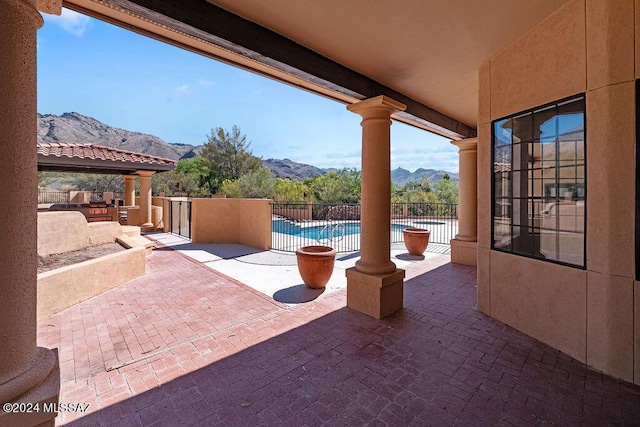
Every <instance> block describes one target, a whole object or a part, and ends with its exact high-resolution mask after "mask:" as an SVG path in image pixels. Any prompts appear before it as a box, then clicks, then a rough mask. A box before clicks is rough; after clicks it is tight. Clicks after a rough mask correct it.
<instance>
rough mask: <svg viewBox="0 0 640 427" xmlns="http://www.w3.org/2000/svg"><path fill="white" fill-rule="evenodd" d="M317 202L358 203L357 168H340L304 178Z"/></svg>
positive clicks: (358, 179)
mask: <svg viewBox="0 0 640 427" xmlns="http://www.w3.org/2000/svg"><path fill="white" fill-rule="evenodd" d="M305 184H306V185H308V187H309V190H310V192H311V195H312V197H313V199H314V201H316V202H318V203H330V204H338V203H360V195H361V174H360V171H359V170H357V169H342V170H340V171H337V172H329V173H328V174H326V175H324V176H316V177H314V178H308V179H307V180H305Z"/></svg>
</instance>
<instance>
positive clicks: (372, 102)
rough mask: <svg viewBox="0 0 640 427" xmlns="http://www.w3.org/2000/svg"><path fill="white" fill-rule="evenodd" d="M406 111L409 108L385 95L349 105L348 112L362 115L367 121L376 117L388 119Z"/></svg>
mask: <svg viewBox="0 0 640 427" xmlns="http://www.w3.org/2000/svg"><path fill="white" fill-rule="evenodd" d="M406 109H407V106H406V105H404V104H403V103H401V102H398V101H396V100H394V99H391V98H388V97H386V96H384V95H380V96H376V97H375V98H369V99H365V100H363V101H358V102H356V103H354V104H351V105H347V110H349V111H351V112H352V113H356V114H360V115H361V116H362V117H363V118H365V119H367V118H374V117H378V118H388V117H389V116H391V115H392V114H393V113H397V112H399V111H404V110H406Z"/></svg>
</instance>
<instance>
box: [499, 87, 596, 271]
mask: <svg viewBox="0 0 640 427" xmlns="http://www.w3.org/2000/svg"><path fill="white" fill-rule="evenodd" d="M584 110H585V102H584V96H579V97H576V98H573V99H570V100H566V101H562V102H558V103H555V104H552V105H548V106H545V107H541V108H537V109H533V110H530V111H526V112H523V113H520V114H517V115H514V116H512V117H509V118H505V119H502V120H498V121H495V122H494V124H493V134H494V140H493V144H494V150H493V174H494V185H493V199H494V204H493V209H494V212H493V213H494V223H493V247H494V248H496V249H500V250H505V251H509V252H514V253H518V254H521V255H525V256H530V257H534V258H540V259H548V260H553V261H557V262H561V263H565V264H570V265H576V266H580V267H584V266H585V254H584V233H585V202H586V185H585V176H586V173H585V147H584V144H585V141H584V128H585V124H584Z"/></svg>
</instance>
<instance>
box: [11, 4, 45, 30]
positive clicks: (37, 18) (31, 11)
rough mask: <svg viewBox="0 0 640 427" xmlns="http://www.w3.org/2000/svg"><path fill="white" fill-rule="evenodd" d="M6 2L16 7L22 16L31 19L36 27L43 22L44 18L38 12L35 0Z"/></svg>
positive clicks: (40, 25)
mask: <svg viewBox="0 0 640 427" xmlns="http://www.w3.org/2000/svg"><path fill="white" fill-rule="evenodd" d="M7 3H8V4H9V6H11V7H14V8H16V9H17V10H18V11H19V13H21V14H22V15H23V16H25V17H27V18H29V19H33V21H34V24H35V25H36V28H40V27H42V24H44V19H42V16H41V15H40V14H39V13H38V8H37V7H36V1H35V0H8V2H7Z"/></svg>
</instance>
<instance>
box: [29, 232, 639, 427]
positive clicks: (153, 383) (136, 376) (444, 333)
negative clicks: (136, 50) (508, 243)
mask: <svg viewBox="0 0 640 427" xmlns="http://www.w3.org/2000/svg"><path fill="white" fill-rule="evenodd" d="M148 266H149V268H148V273H147V274H146V275H145V276H144V277H141V278H139V279H137V280H134V281H132V282H130V283H128V284H125V285H122V286H120V287H118V288H116V289H113V290H111V291H108V292H106V293H104V294H102V295H100V296H98V297H95V298H93V299H91V300H88V301H85V302H83V303H81V304H78V305H76V306H75V307H72V308H70V309H67V310H65V311H63V312H61V313H58V314H56V315H54V316H51V317H49V318H48V319H45V320H42V321H41V322H39V324H38V344H39V345H41V346H44V347H48V348H58V349H59V350H58V351H59V357H60V376H61V391H60V401H61V402H84V403H89V404H90V406H89V407H88V410H87V412H64V413H60V414H59V416H58V418H57V421H56V423H57V424H58V425H63V424H65V425H71V426H85V425H86V426H111V425H127V426H156V425H159V426H160V425H178V424H184V425H219V426H236V425H337V426H343V425H344V426H352V425H365V424H367V423H371V424H372V425H392V426H399V425H453V424H456V425H505V426H506V425H541V424H542V425H544V424H560V425H580V424H581V423H587V424H590V425H623V424H625V425H634V424H638V423H640V391H639V390H638V389H637V387H635V386H632V385H630V384H628V383H625V382H622V381H619V380H614V379H612V378H610V377H608V376H606V375H603V374H602V373H599V372H597V371H594V370H592V369H589V368H588V367H586V366H585V365H584V364H583V363H581V362H578V361H576V360H575V359H572V358H571V357H569V356H566V355H564V354H563V353H561V352H559V351H558V350H555V349H553V348H551V347H549V346H547V345H545V344H543V343H541V342H539V341H537V340H535V339H533V338H531V337H528V336H526V335H524V334H522V333H520V332H518V331H516V330H514V329H513V328H511V327H509V326H507V325H505V324H503V323H501V322H499V321H496V320H494V319H492V318H490V317H489V316H486V315H484V314H482V313H480V312H478V311H477V310H476V309H475V293H476V274H475V269H474V268H472V267H468V266H462V265H455V264H451V263H450V257H449V256H448V255H437V254H436V255H434V256H432V257H429V259H428V260H427V261H421V262H419V263H414V264H412V265H411V266H409V267H405V268H406V272H407V277H406V279H407V280H406V283H405V292H406V296H407V298H406V303H405V308H404V310H402V311H401V312H399V313H398V314H395V315H393V316H390V317H388V318H387V319H385V320H382V321H377V320H375V319H372V318H371V317H368V316H365V315H363V314H360V313H357V312H355V311H352V310H349V309H347V308H346V307H345V296H346V295H345V293H346V292H345V290H344V289H342V290H339V291H336V292H331V293H328V294H326V295H323V296H322V297H320V298H317V299H316V300H314V301H311V302H307V303H302V304H294V305H287V304H283V303H280V302H278V301H276V300H274V299H273V298H271V297H269V296H268V295H264V294H262V293H260V292H257V291H255V290H254V289H251V288H249V287H248V286H246V285H244V284H243V283H240V282H238V281H236V280H234V279H231V278H230V277H228V276H225V275H223V274H221V273H219V272H217V271H216V270H214V269H213V268H208V267H207V266H205V265H204V264H202V263H199V262H197V261H194V260H193V259H191V258H188V257H186V256H185V255H183V254H181V253H180V252H179V251H177V250H173V249H171V248H169V247H165V246H163V245H161V244H160V243H156V248H155V250H154V256H153V257H151V258H149V261H148Z"/></svg>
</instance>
